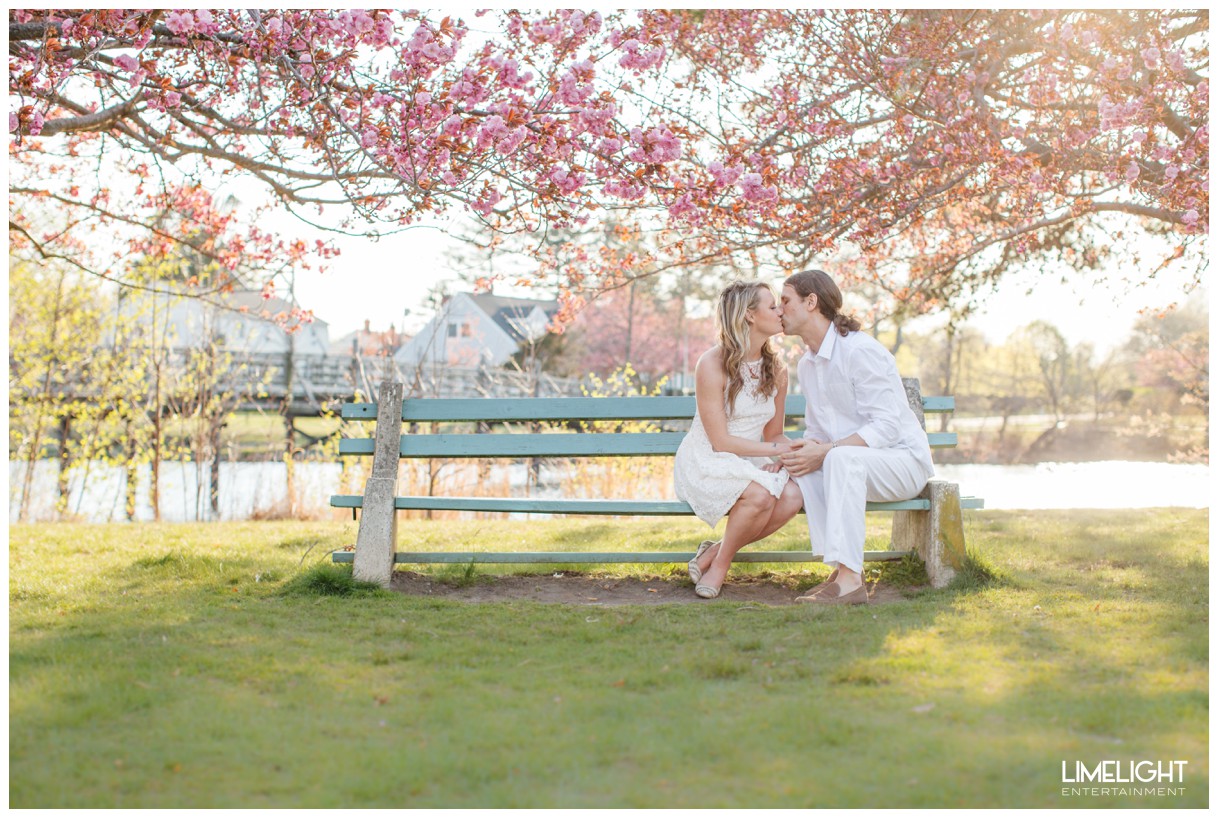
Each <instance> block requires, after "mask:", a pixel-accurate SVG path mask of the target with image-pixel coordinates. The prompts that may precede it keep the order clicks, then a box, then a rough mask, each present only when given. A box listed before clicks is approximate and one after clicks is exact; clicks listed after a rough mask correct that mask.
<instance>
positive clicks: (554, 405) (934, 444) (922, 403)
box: [339, 378, 957, 458]
mask: <svg viewBox="0 0 1218 818" xmlns="http://www.w3.org/2000/svg"><path fill="white" fill-rule="evenodd" d="M905 386H906V392H907V394H908V396H909V399H910V406H911V408H913V409H914V412H915V414H916V415H917V417H918V420H919V421H920V422H922V426H923V428H925V426H926V424H925V420H924V415H925V414H930V413H943V412H951V411H953V410H954V409H955V400H954V399H953V398H951V397H937V396H929V397H924V396H922V395H921V392H920V390H919V388H918V381H917V379H914V378H907V379H905ZM696 408H697V407H696V403H695V400H694V398H693V397H692V396H688V397H628V398H417V399H408V400H404V401H403V402H402V421H403V422H405V423H460V422H474V421H477V422H486V423H508V422H566V421H581V420H582V421H637V420H653V421H664V420H691V419H692V418H693V416H694V411H695V409H696ZM376 413H377V405H376V404H375V403H348V404H344V405H343V411H342V417H343V419H344V420H376ZM786 415H787V417H788V418H793V417H794V418H802V417H803V416H804V397H803V396H802V395H788V396H787V401H786ZM684 437H685V432H596V433H588V434H573V433H569V432H567V431H561V432H546V433H532V434H530V433H509V434H497V433H492V434H475V433H457V434H450V433H445V434H404V435H402V443H401V452H400V454H401V457H403V458H428V457H452V458H463V457H613V456H638V455H644V456H648V455H651V456H663V455H671V454H674V453H675V452H676V451H677V447H678V446H680V445H681V440H682V439H683V438H684ZM927 438H928V439H929V442H930V445H931V448H947V447H952V446H955V445H956V440H957V439H956V435H955V433H954V432H931V433H929V434H928V435H927ZM374 449H375V441H373V440H372V439H370V438H347V439H344V440H342V441H341V442H340V444H339V454H342V455H370V454H372V453H373V451H374Z"/></svg>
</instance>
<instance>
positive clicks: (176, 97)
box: [165, 91, 182, 108]
mask: <svg viewBox="0 0 1218 818" xmlns="http://www.w3.org/2000/svg"><path fill="white" fill-rule="evenodd" d="M181 104H182V95H181V94H179V93H178V92H177V91H166V92H165V105H166V106H168V107H170V108H176V107H178V106H179V105H181Z"/></svg>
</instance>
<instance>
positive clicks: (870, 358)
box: [851, 344, 907, 449]
mask: <svg viewBox="0 0 1218 818" xmlns="http://www.w3.org/2000/svg"><path fill="white" fill-rule="evenodd" d="M851 365H852V366H851V368H852V372H851V380H852V381H853V382H854V396H855V400H856V401H857V406H858V413H859V415H861V416H862V417H863V420H864V423H863V425H862V426H861V427H859V429H858V431H857V432H856V434H855V435H853V436H857V437H859V438H860V439H861V440H862V441H863V443H864V445H867V446H870V447H872V448H873V449H885V448H888V447H889V446H893V445H895V444H896V443H898V442H899V441H900V439H901V407H902V406H904V405H905V404H906V402H907V401H906V397H905V392H904V390H902V391H901V392H900V394H897V393H896V392H894V389H893V384H894V383H896V384H899V383H900V382H901V378H900V376H899V375H898V374H897V363H896V361H895V360H893V358H892V356H891V355H890V354H889V353H888V351H887V350H885V349H884V348H883V347H881V346H879V345H878V344H877V345H875V346H870V345H869V346H867V347H864V348H862V349H860V350H858V352H857V353H856V354H855V356H854V358H853V360H852V361H851Z"/></svg>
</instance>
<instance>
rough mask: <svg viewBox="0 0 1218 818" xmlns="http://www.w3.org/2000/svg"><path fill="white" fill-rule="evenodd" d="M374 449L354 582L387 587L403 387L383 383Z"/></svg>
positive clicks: (391, 558)
mask: <svg viewBox="0 0 1218 818" xmlns="http://www.w3.org/2000/svg"><path fill="white" fill-rule="evenodd" d="M377 405H378V406H379V407H380V410H379V411H378V412H377V417H376V437H375V438H373V440H372V442H373V443H375V445H376V449H375V451H374V453H373V455H372V474H371V476H369V478H368V482H367V483H366V484H365V485H364V504H363V508H364V516H363V519H362V520H360V524H359V534H358V536H357V537H356V540H355V557H354V562H355V565H354V567H353V568H352V573H353V574H354V575H355V578H356V579H359V580H365V581H368V582H376V583H379V584H380V585H383V586H385V587H389V580H390V579H391V578H392V576H393V561H394V558H395V551H396V550H397V543H398V514H397V508H396V506H395V500H396V498H397V494H398V459H399V457H400V454H399V450H400V449H401V445H402V444H401V441H402V413H401V412H400V411H398V407H399V406H401V405H402V384H400V383H393V382H391V381H385V382H384V383H382V384H381V387H380V390H379V394H378V395H377Z"/></svg>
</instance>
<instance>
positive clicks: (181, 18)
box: [165, 11, 195, 34]
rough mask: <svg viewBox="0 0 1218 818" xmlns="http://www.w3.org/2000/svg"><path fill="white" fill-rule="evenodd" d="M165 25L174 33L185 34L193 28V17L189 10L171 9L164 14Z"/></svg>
mask: <svg viewBox="0 0 1218 818" xmlns="http://www.w3.org/2000/svg"><path fill="white" fill-rule="evenodd" d="M165 27H166V28H168V29H169V30H170V31H172V32H173V33H174V34H186V33H188V32H190V31H193V30H194V27H195V17H194V15H193V14H191V13H190V12H189V11H181V12H178V11H171V12H169V14H167V15H166V16H165Z"/></svg>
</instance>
